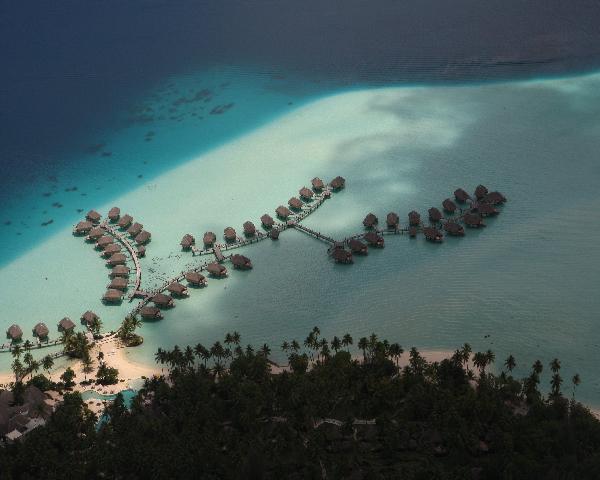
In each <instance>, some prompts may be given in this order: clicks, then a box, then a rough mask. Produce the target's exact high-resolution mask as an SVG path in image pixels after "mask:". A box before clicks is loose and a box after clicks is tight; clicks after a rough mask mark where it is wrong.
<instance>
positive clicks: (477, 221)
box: [463, 213, 485, 228]
mask: <svg viewBox="0 0 600 480" xmlns="http://www.w3.org/2000/svg"><path fill="white" fill-rule="evenodd" d="M463 222H464V223H465V225H466V226H467V227H470V228H480V227H485V223H483V218H481V216H480V215H477V214H476V213H467V214H466V215H465V216H464V217H463Z"/></svg>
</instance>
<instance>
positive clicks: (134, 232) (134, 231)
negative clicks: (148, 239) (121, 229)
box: [127, 222, 144, 238]
mask: <svg viewBox="0 0 600 480" xmlns="http://www.w3.org/2000/svg"><path fill="white" fill-rule="evenodd" d="M143 229H144V226H143V225H142V224H141V223H139V222H135V223H134V224H133V225H131V227H129V228H128V229H127V233H128V234H129V235H130V236H131V237H133V238H135V237H137V236H138V235H139V234H140V232H141V231H142V230H143Z"/></svg>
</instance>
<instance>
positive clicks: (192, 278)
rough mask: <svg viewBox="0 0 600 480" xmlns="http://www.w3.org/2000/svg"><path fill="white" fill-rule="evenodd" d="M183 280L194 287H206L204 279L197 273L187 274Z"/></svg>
mask: <svg viewBox="0 0 600 480" xmlns="http://www.w3.org/2000/svg"><path fill="white" fill-rule="evenodd" d="M185 279H186V280H187V281H188V283H189V284H190V285H193V286H194V287H202V286H204V285H206V277H205V276H204V275H202V274H201V273H198V272H187V273H186V274H185Z"/></svg>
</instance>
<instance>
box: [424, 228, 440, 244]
mask: <svg viewBox="0 0 600 480" xmlns="http://www.w3.org/2000/svg"><path fill="white" fill-rule="evenodd" d="M423 235H425V240H427V241H429V242H435V243H441V242H443V241H444V234H443V233H442V232H440V231H439V230H438V229H437V228H433V227H424V228H423Z"/></svg>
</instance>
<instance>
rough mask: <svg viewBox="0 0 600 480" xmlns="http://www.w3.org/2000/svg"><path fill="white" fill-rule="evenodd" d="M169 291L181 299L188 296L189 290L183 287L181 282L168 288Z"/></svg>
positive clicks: (174, 283)
mask: <svg viewBox="0 0 600 480" xmlns="http://www.w3.org/2000/svg"><path fill="white" fill-rule="evenodd" d="M167 290H168V291H169V292H170V293H171V294H172V295H177V296H179V297H183V296H186V295H187V294H188V289H187V287H186V286H185V285H182V284H181V283H179V282H173V283H172V284H171V285H169V286H168V287H167Z"/></svg>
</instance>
